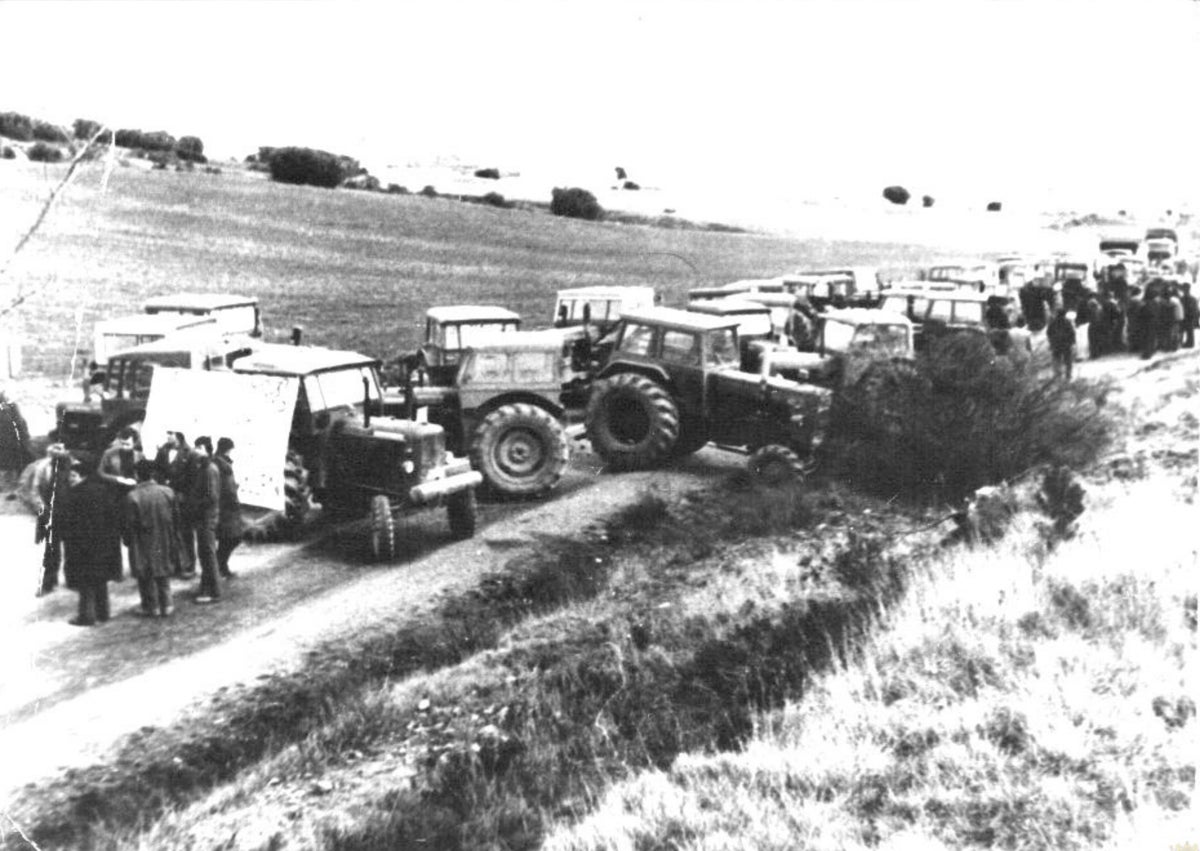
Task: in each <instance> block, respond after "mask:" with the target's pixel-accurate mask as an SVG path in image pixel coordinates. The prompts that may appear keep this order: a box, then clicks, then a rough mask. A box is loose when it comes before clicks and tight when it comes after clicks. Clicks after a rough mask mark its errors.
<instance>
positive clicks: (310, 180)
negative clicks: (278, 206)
mask: <svg viewBox="0 0 1200 851" xmlns="http://www.w3.org/2000/svg"><path fill="white" fill-rule="evenodd" d="M268 166H269V167H270V171H271V179H272V180H275V181H278V182H279V183H296V184H303V185H308V186H324V187H326V188H328V189H333V188H335V187H336V186H337V185H338V184H340V183H341V182H342V180H343V179H344V178H345V176H346V175H345V172H344V171H343V165H342V161H341V158H339V157H338V156H336V155H335V154H331V153H329V152H328V151H317V150H314V149H312V148H299V147H287V148H275V149H274V150H273V151H272V152H271V159H270V161H269V163H268Z"/></svg>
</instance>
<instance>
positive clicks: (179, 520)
mask: <svg viewBox="0 0 1200 851" xmlns="http://www.w3.org/2000/svg"><path fill="white" fill-rule="evenodd" d="M194 454H195V453H193V451H192V448H191V447H190V446H188V442H187V438H186V437H184V435H183V432H181V431H172V432H168V437H167V442H166V443H164V444H163V445H162V446H160V447H159V449H158V453H157V454H156V455H155V456H154V466H155V467H156V468H157V469H158V479H159V481H161V482H163V483H164V484H166V486H167V487H169V488H170V489H171V490H172V491H174V492H175V507H176V512H177V516H176V518H175V534H176V537H177V538H178V539H179V567H178V570H177V571H176V573H175V576H177V577H178V578H180V579H191V578H192V577H193V576H195V575H196V536H195V535H194V534H193V533H192V527H191V525H190V524H189V523H188V522H187V519H186V516H187V506H186V502H187V497H188V493H189V492H190V491H191V476H192V473H193V471H194V467H195V464H194V458H193V455H194Z"/></svg>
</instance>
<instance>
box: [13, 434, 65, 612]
mask: <svg viewBox="0 0 1200 851" xmlns="http://www.w3.org/2000/svg"><path fill="white" fill-rule="evenodd" d="M72 460H73V459H72V458H71V454H70V453H69V452H67V450H66V448H65V447H64V446H63V445H62V444H61V443H52V444H50V446H48V447H47V448H46V454H45V456H44V457H42V458H39V459H38V460H37V461H35V462H33V463H32V464H30V465H29V466H28V467H26V468H25V469H24V470H23V471H22V472H21V480H20V483H19V485H18V488H19V492H20V494H21V498H22V500H24V502H25V504H26V505H28V506H29V508H31V509H32V510H33V511H34V512H35V513H36V514H37V526H36V528H35V530H34V535H33V542H34V543H35V544H42V545H43V549H42V570H41V576H40V579H39V580H38V591H37V596H39V597H41V596H42V595H43V594H49V593H50V592H51V591H53V590H54V589H55V588H57V587H58V573H59V567H60V566H61V563H62V534H61V530H60V528H59V524H58V515H57V511H58V505H59V502H60V501H61V500H62V498H63V495H64V494H65V493H66V492H67V488H68V487H69V485H68V483H67V479H68V475H69V473H70V471H71V463H72Z"/></svg>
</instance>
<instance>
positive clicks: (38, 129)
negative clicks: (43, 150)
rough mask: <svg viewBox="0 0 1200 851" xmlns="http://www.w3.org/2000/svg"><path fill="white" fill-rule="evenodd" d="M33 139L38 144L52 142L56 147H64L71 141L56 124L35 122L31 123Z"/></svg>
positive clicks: (64, 131) (65, 132)
mask: <svg viewBox="0 0 1200 851" xmlns="http://www.w3.org/2000/svg"><path fill="white" fill-rule="evenodd" d="M33 138H35V139H37V140H38V141H39V142H54V143H55V144H58V145H65V144H67V143H68V142H70V141H71V137H70V136H68V135H67V131H66V130H64V129H63V128H61V127H59V126H58V125H57V124H51V123H50V122H48V121H37V120H35V121H34V122H33Z"/></svg>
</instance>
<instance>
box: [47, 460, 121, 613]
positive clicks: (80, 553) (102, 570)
mask: <svg viewBox="0 0 1200 851" xmlns="http://www.w3.org/2000/svg"><path fill="white" fill-rule="evenodd" d="M67 481H68V489H67V491H66V493H65V494H63V495H62V496H63V498H62V501H61V504H60V505H59V506H58V507H57V509H56V513H57V517H56V518H55V523H56V524H57V525H58V527H59V532H60V534H61V535H62V540H63V556H64V559H63V573H64V575H65V577H66V582H67V587H68V588H71V589H73V590H75V591H77V592H79V614H78V616H77V617H75V618H73V619H72V620H71V623H72V624H74V625H76V626H92V625H94V624H95V623H97V622H99V623H104V622H105V621H106V620H108V619H109V616H110V614H111V611H110V607H109V600H108V583H109V582H111V581H118V580H120V579H121V576H122V572H123V568H122V566H121V538H120V533H119V530H120V523H119V520H118V515H117V512H116V506H115V505H114V503H113V500H112V492H111V491H110V490H109V488H108V485H106V484H105V483H104V482H102V481H101V480H100V479H99V478H98V477H96V476H94V475H89V470H88V469H87V467H86V465H84V464H82V463H80V462H78V461H76V462H75V463H74V464H73V465H72V466H71V469H70V472H69V473H68V476H67Z"/></svg>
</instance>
